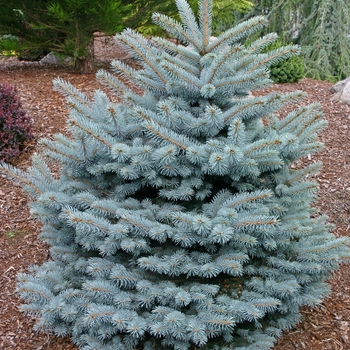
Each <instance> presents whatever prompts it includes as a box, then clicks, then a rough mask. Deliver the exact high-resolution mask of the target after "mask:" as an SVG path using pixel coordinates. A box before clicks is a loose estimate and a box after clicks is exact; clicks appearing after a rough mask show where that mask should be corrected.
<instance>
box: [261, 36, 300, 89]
mask: <svg viewBox="0 0 350 350" xmlns="http://www.w3.org/2000/svg"><path fill="white" fill-rule="evenodd" d="M281 47H283V44H282V42H281V41H276V42H274V43H272V44H270V45H269V46H268V47H267V49H266V51H270V50H274V49H278V48H281ZM270 69H271V79H272V80H273V81H274V82H275V83H276V84H278V83H295V82H298V81H299V80H300V79H302V78H303V77H304V75H305V74H304V59H303V57H301V56H292V57H289V58H287V59H285V60H282V61H280V62H278V63H275V64H273V65H271V67H270Z"/></svg>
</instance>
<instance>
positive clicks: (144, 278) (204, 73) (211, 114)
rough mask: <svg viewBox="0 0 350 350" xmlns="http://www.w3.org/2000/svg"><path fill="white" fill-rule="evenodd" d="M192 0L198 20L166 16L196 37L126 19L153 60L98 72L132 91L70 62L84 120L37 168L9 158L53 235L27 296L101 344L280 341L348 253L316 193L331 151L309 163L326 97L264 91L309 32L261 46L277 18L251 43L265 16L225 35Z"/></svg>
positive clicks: (262, 344)
mask: <svg viewBox="0 0 350 350" xmlns="http://www.w3.org/2000/svg"><path fill="white" fill-rule="evenodd" d="M176 4H177V7H178V9H179V13H180V16H181V20H182V23H179V22H177V21H175V20H172V19H171V18H168V17H167V16H165V15H162V14H159V13H155V14H154V16H153V20H154V21H155V23H157V24H158V25H159V26H160V27H161V28H163V29H164V30H165V31H167V32H168V34H170V35H172V36H173V37H174V38H176V39H178V40H179V42H180V43H181V44H179V45H175V44H174V43H172V42H170V41H167V40H165V39H162V38H152V39H146V38H144V37H143V36H141V35H139V34H138V33H136V32H135V31H133V30H130V29H127V30H125V31H124V32H123V33H121V34H120V35H117V36H116V40H117V41H118V42H119V44H120V45H122V46H123V47H124V48H126V49H127V50H128V52H129V53H130V54H131V55H132V56H133V57H134V59H135V60H137V61H138V62H139V65H140V67H141V68H140V69H134V68H131V67H130V66H127V65H125V64H124V63H123V62H121V61H114V62H113V64H112V66H113V70H114V72H115V73H116V74H115V75H112V74H110V73H108V72H106V71H100V72H98V74H97V77H98V79H100V80H101V82H102V83H105V84H107V85H108V86H109V87H110V88H112V89H113V90H115V91H116V92H117V93H118V94H119V95H120V102H119V103H112V102H111V101H110V100H109V98H108V97H107V95H106V94H105V93H103V92H102V91H96V92H95V95H94V99H93V101H91V100H89V99H88V98H87V97H86V96H85V95H83V94H82V93H81V92H80V91H78V90H77V89H75V88H74V87H73V86H71V85H70V84H68V83H66V82H64V81H62V80H60V79H57V80H56V81H55V82H54V85H55V87H56V88H57V89H58V90H59V91H61V92H62V93H63V94H65V95H66V96H67V100H68V106H69V108H70V118H69V120H68V127H69V131H70V134H69V136H65V135H63V134H56V135H55V136H54V139H53V140H51V139H42V140H41V148H42V152H41V155H39V154H38V155H35V156H33V159H32V161H33V165H32V167H31V168H30V169H28V170H27V171H26V172H23V171H20V170H18V169H15V168H13V167H11V166H9V165H7V164H2V167H1V171H2V173H3V174H5V175H6V176H8V177H10V178H13V179H16V180H18V181H19V182H20V183H22V185H23V188H24V190H25V191H26V192H27V193H28V194H29V195H30V196H31V197H32V199H33V201H32V203H31V213H32V215H33V216H34V217H36V218H37V219H38V220H40V221H41V222H42V223H43V229H42V233H41V238H42V239H43V240H44V241H45V242H47V243H48V244H49V245H50V246H51V256H52V260H51V261H48V262H46V263H45V264H43V265H42V266H34V267H32V268H31V269H30V271H29V272H28V273H25V274H20V275H19V276H18V280H19V282H18V292H19V293H20V295H21V296H22V298H23V299H24V300H25V301H26V303H25V304H24V305H22V310H24V311H25V312H27V313H28V314H29V315H30V316H35V317H37V318H38V322H37V324H36V329H38V330H44V331H45V330H52V331H53V332H54V333H55V334H57V335H58V336H61V335H62V336H63V335H69V336H71V338H72V340H73V341H74V343H76V344H77V345H78V346H79V347H80V348H81V349H84V350H91V349H101V350H109V349H113V350H115V349H118V350H131V349H143V350H151V349H176V350H180V349H223V350H224V349H235V350H243V349H245V350H253V349H260V350H261V349H270V348H271V347H273V344H274V341H275V340H276V338H277V337H278V336H279V335H280V334H281V333H282V331H283V330H285V329H288V328H291V327H293V326H294V325H295V324H296V323H297V322H298V321H299V320H300V313H299V309H300V307H301V306H303V305H308V306H313V305H317V304H318V303H320V301H321V300H322V298H324V297H325V296H326V295H327V293H328V292H329V286H328V284H327V283H326V282H325V281H326V279H327V278H328V277H329V276H330V273H331V271H333V270H334V269H336V268H337V267H338V264H339V262H341V261H342V260H343V259H347V258H348V257H349V249H348V246H347V243H348V241H347V240H346V239H343V238H335V237H334V235H333V234H332V233H330V230H331V226H330V225H329V224H328V223H327V220H326V218H325V217H323V216H318V215H316V214H315V211H314V210H313V209H312V207H311V202H312V201H313V200H314V199H315V196H316V189H317V185H316V184H315V183H314V182H312V181H310V180H308V177H310V175H311V174H314V173H315V172H317V171H318V170H319V169H320V164H319V163H315V164H311V165H308V166H306V167H304V168H299V169H297V168H296V167H294V166H292V165H293V163H294V162H295V161H297V160H298V159H300V158H301V157H303V156H305V155H307V154H310V153H314V152H316V151H318V150H319V149H320V148H321V147H322V145H321V144H320V143H319V142H318V141H317V133H318V132H319V131H320V130H321V129H322V128H323V127H324V125H325V121H324V119H323V117H322V113H321V112H320V109H319V106H318V105H316V104H311V105H309V106H302V107H299V108H296V109H294V110H293V111H291V112H290V113H288V114H287V115H286V116H285V117H284V118H279V117H278V111H279V110H280V109H281V108H283V107H284V106H286V105H288V104H291V103H294V102H296V101H299V100H300V99H301V98H302V97H303V93H302V92H298V91H297V92H291V93H288V94H281V93H278V92H277V93H270V94H268V95H266V96H252V95H251V94H250V92H251V91H256V90H258V89H260V88H261V87H264V86H267V85H269V84H271V81H270V80H269V73H268V66H269V65H271V64H273V63H276V62H278V61H279V60H281V59H284V58H286V57H290V56H291V55H294V54H295V53H296V52H297V51H298V49H297V48H296V47H294V46H288V47H283V48H279V49H276V50H274V51H270V52H268V53H262V51H263V50H264V48H265V47H266V46H267V45H269V44H270V43H271V42H273V41H274V40H275V39H276V36H275V35H273V34H270V35H266V36H264V37H262V38H259V39H258V40H256V41H253V42H251V43H250V44H249V45H245V44H244V43H245V42H246V39H247V38H248V36H249V35H250V34H254V33H257V32H259V31H260V30H261V28H262V27H263V26H264V25H265V24H266V23H265V19H264V18H263V17H256V18H253V19H250V20H248V21H246V22H243V23H241V24H239V25H238V26H236V27H234V28H232V29H229V30H227V31H226V32H224V33H222V34H221V35H219V36H218V37H216V38H215V37H212V35H211V28H212V26H211V19H212V18H211V9H212V4H211V0H200V1H199V14H198V20H197V19H196V18H195V16H194V14H193V12H192V11H191V9H190V7H189V5H188V4H187V3H186V1H185V0H177V1H176ZM131 86H132V87H137V88H138V89H137V90H136V91H138V92H135V90H133V89H132V88H131ZM140 91H142V92H140ZM50 162H56V163H58V164H59V165H60V175H59V177H58V178H57V177H54V176H52V174H51V172H50V167H49V165H50Z"/></svg>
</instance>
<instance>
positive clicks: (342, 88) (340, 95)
mask: <svg viewBox="0 0 350 350" xmlns="http://www.w3.org/2000/svg"><path fill="white" fill-rule="evenodd" d="M330 91H331V92H334V93H335V94H334V95H333V96H332V98H331V100H333V101H338V102H341V103H346V104H349V105H350V77H349V78H346V79H344V80H342V81H339V82H338V83H336V84H335V85H333V86H332V87H331V89H330Z"/></svg>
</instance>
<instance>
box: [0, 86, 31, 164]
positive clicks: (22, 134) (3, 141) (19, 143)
mask: <svg viewBox="0 0 350 350" xmlns="http://www.w3.org/2000/svg"><path fill="white" fill-rule="evenodd" d="M32 138H33V134H32V120H31V118H30V117H29V116H28V115H27V114H26V112H25V111H24V110H23V109H22V104H21V102H20V100H19V97H18V93H17V89H16V88H15V87H12V86H10V85H7V84H0V161H4V160H8V159H9V158H11V157H15V156H18V155H19V153H20V151H21V149H22V148H23V145H24V143H25V141H27V140H29V139H32Z"/></svg>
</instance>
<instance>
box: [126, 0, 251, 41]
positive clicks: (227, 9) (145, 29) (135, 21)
mask: <svg viewBox="0 0 350 350" xmlns="http://www.w3.org/2000/svg"><path fill="white" fill-rule="evenodd" d="M122 1H123V4H125V5H126V6H127V5H129V3H130V1H129V0H122ZM187 2H188V4H189V5H190V6H191V8H192V10H193V12H194V13H197V12H198V6H197V1H196V0H188V1H187ZM132 3H133V6H132V8H131V11H130V13H129V14H128V16H127V17H126V18H125V22H124V23H125V24H126V26H127V27H130V28H133V29H134V30H136V31H138V32H139V33H142V34H144V35H164V34H165V33H164V31H163V30H162V29H161V28H160V27H159V26H157V25H156V24H155V23H154V22H153V21H152V18H151V15H152V13H153V12H160V13H167V15H168V16H171V17H172V18H174V19H176V20H180V16H179V15H178V12H177V7H176V5H175V2H174V1H169V0H168V1H162V2H160V1H158V0H137V1H133V2H132ZM252 7H253V3H252V2H251V1H248V0H220V1H214V2H213V9H212V11H213V24H212V26H213V29H214V32H217V31H220V32H221V31H222V30H225V29H227V28H230V27H232V25H233V22H234V21H235V13H236V12H238V13H245V12H248V11H249V10H251V8H252ZM220 29H221V30H220Z"/></svg>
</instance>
